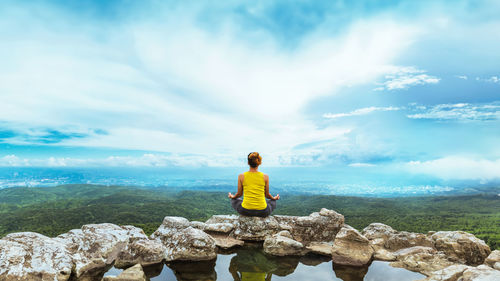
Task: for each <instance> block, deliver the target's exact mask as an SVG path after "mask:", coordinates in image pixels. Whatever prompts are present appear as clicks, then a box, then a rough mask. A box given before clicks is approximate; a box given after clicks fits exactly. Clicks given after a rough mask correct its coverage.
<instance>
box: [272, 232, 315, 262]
mask: <svg viewBox="0 0 500 281" xmlns="http://www.w3.org/2000/svg"><path fill="white" fill-rule="evenodd" d="M304 249H305V248H304V245H303V244H302V243H300V242H298V241H295V240H293V239H292V236H291V235H290V233H289V232H288V231H287V230H283V231H281V232H279V233H278V234H275V235H273V236H271V237H268V238H266V240H265V241H264V252H265V253H267V254H270V255H273V256H297V255H302V254H303V253H304Z"/></svg>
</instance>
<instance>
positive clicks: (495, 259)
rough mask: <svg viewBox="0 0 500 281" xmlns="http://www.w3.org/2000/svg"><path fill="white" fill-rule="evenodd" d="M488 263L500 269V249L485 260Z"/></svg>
mask: <svg viewBox="0 0 500 281" xmlns="http://www.w3.org/2000/svg"><path fill="white" fill-rule="evenodd" d="M484 263H485V264H486V265H489V266H490V267H493V268H494V269H497V270H500V251H499V250H495V251H493V252H491V254H490V255H489V256H488V257H487V258H486V259H485V260H484Z"/></svg>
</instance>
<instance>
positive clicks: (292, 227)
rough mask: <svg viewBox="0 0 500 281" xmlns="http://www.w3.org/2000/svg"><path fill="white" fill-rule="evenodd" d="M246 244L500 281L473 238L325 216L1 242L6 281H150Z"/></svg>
mask: <svg viewBox="0 0 500 281" xmlns="http://www.w3.org/2000/svg"><path fill="white" fill-rule="evenodd" d="M245 241H261V242H263V247H264V251H265V252H266V253H267V254H269V255H274V256H290V255H291V256H299V255H305V254H307V253H315V254H319V255H324V256H328V257H331V259H332V261H333V263H334V264H338V265H347V266H360V267H361V266H366V265H368V264H369V263H371V261H373V260H382V261H390V262H391V265H392V266H394V267H402V268H406V269H409V270H412V271H415V272H420V273H422V274H424V275H426V276H427V278H426V279H425V280H427V281H430V280H441V281H445V280H446V281H456V280H460V281H469V280H500V251H493V252H492V251H491V250H490V248H489V247H488V246H487V245H486V244H485V243H484V241H482V240H480V239H478V238H476V237H475V236H474V235H472V234H470V233H467V232H463V231H439V232H429V233H427V234H423V233H411V232H406V231H396V230H394V229H393V228H391V227H390V226H388V225H384V224H381V223H372V224H370V225H369V226H367V227H366V228H365V229H363V230H362V231H361V232H359V231H358V230H356V229H354V228H353V227H351V226H349V225H347V224H345V223H344V216H343V215H341V214H339V213H337V212H335V211H332V210H327V209H321V211H320V212H315V213H312V214H310V215H309V216H305V217H300V216H270V217H267V218H257V217H245V216H235V215H216V216H213V217H211V218H210V219H209V220H207V221H206V222H204V223H203V222H196V221H193V222H190V221H188V220H187V219H185V218H181V217H165V219H164V220H163V223H162V224H161V225H160V227H159V228H158V229H157V230H156V231H155V232H154V233H153V234H152V235H151V236H149V237H148V236H146V235H145V234H144V232H143V231H142V229H140V228H137V227H133V226H118V225H114V224H109V223H104V224H90V225H84V226H83V227H82V228H81V229H74V230H71V231H69V232H68V233H65V234H62V235H59V236H57V237H54V238H50V237H46V236H43V235H41V234H38V233H33V232H21V233H12V234H9V235H7V236H5V237H3V238H2V239H0V281H3V280H12V281H17V280H42V281H45V280H47V281H48V280H50V281H65V280H69V279H70V278H71V280H100V279H101V277H96V276H102V274H103V273H104V272H105V271H106V270H107V269H108V268H109V267H110V266H112V265H114V266H115V267H119V268H129V269H127V270H125V271H124V272H123V273H122V275H123V276H121V275H120V276H118V277H105V278H104V279H103V280H146V277H145V275H144V274H143V272H142V267H143V266H148V265H152V264H158V263H162V262H165V261H166V262H173V261H183V260H184V261H186V260H188V261H202V260H213V259H215V258H216V256H217V252H218V251H219V250H225V249H228V248H232V247H238V246H241V245H243V244H244V243H245ZM96 278H97V279H96Z"/></svg>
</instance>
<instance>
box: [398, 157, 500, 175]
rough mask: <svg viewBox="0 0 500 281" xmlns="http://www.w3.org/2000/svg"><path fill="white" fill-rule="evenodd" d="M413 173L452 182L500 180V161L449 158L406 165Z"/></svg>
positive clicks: (413, 162)
mask: <svg viewBox="0 0 500 281" xmlns="http://www.w3.org/2000/svg"><path fill="white" fill-rule="evenodd" d="M405 167H406V169H407V170H408V171H409V172H411V173H421V174H428V175H432V176H436V177H439V178H442V179H451V180H469V179H470V180H493V179H499V178H500V159H496V160H488V159H477V158H469V157H463V156H448V157H443V158H439V159H435V160H430V161H423V162H421V161H411V162H408V163H407V164H406V166H405Z"/></svg>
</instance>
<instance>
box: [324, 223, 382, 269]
mask: <svg viewBox="0 0 500 281" xmlns="http://www.w3.org/2000/svg"><path fill="white" fill-rule="evenodd" d="M372 256H373V248H372V246H371V245H370V241H369V240H368V239H367V238H366V237H364V236H363V235H361V233H359V232H358V231H357V230H356V229H354V228H352V227H350V226H349V225H344V226H343V227H342V229H341V230H340V231H339V233H338V234H337V236H336V238H335V241H334V243H333V247H332V261H333V263H335V264H341V265H351V266H363V265H366V264H368V263H369V262H370V261H371V259H372Z"/></svg>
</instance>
